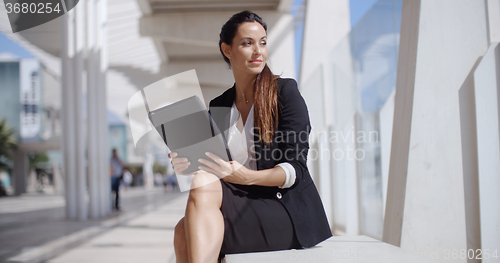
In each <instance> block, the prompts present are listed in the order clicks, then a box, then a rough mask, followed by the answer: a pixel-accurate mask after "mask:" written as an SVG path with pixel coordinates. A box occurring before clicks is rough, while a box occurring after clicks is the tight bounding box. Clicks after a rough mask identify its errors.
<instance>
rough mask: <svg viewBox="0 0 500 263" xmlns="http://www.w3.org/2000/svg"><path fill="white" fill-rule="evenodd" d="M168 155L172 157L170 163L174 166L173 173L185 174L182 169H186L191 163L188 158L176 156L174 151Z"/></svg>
mask: <svg viewBox="0 0 500 263" xmlns="http://www.w3.org/2000/svg"><path fill="white" fill-rule="evenodd" d="M168 157H170V158H171V159H172V161H171V162H170V163H171V164H172V167H174V171H175V174H178V175H186V174H183V173H182V172H184V170H186V169H187V168H188V167H189V165H190V164H191V163H190V162H189V160H188V159H187V158H184V157H177V153H176V152H171V153H169V154H168Z"/></svg>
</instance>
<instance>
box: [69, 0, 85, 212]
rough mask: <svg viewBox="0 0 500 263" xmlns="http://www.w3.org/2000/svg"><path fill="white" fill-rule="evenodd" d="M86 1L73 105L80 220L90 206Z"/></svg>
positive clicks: (78, 26) (78, 11) (78, 32)
mask: <svg viewBox="0 0 500 263" xmlns="http://www.w3.org/2000/svg"><path fill="white" fill-rule="evenodd" d="M85 4H86V1H80V2H79V4H77V5H76V6H75V8H74V9H75V59H74V71H73V72H74V76H73V81H74V90H75V94H74V95H75V96H74V100H73V105H72V107H74V110H75V115H74V120H75V122H74V124H75V125H74V126H75V129H76V131H75V137H74V140H75V144H76V145H75V152H76V156H75V157H76V185H77V188H76V194H77V214H78V219H80V220H87V218H88V206H87V202H86V197H87V176H86V166H85V124H84V121H85V120H84V119H83V70H84V67H83V64H84V61H83V59H84V51H85V50H84V47H85V6H86V5H85Z"/></svg>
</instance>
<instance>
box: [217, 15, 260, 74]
mask: <svg viewBox="0 0 500 263" xmlns="http://www.w3.org/2000/svg"><path fill="white" fill-rule="evenodd" d="M226 51H227V52H224V54H225V55H226V57H228V58H229V60H230V62H231V68H232V69H233V71H236V72H241V73H247V74H252V75H257V74H259V73H260V72H262V70H263V69H264V66H265V65H266V61H267V35H266V30H264V27H262V25H261V24H259V23H258V22H245V23H243V24H241V25H240V26H239V27H238V31H237V32H236V35H235V36H234V38H233V44H232V45H231V46H228V45H226Z"/></svg>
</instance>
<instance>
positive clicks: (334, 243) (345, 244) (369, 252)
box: [226, 236, 443, 263]
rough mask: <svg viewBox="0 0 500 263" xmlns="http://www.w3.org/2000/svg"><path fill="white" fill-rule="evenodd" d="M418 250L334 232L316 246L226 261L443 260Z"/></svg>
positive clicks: (361, 262)
mask: <svg viewBox="0 0 500 263" xmlns="http://www.w3.org/2000/svg"><path fill="white" fill-rule="evenodd" d="M437 253H438V251H435V252H431V253H416V252H411V251H406V250H403V249H401V248H399V247H396V246H393V245H389V244H387V243H384V242H382V241H380V240H376V239H373V238H370V237H367V236H334V237H331V238H329V239H327V240H325V241H323V242H321V243H320V244H318V245H317V246H315V247H312V248H308V249H292V250H281V251H273V252H259V253H243V254H233V255H227V256H226V263H271V262H272V263H289V262H297V263H311V262H314V263H327V262H328V263H331V262H335V263H339V262H359V263H364V262H367V263H368V262H370V263H373V262H384V263H392V262H394V263H396V262H397V263H400V262H404V263H413V262H419V263H420V262H442V261H443V255H442V253H441V255H440V254H437Z"/></svg>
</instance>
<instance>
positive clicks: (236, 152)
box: [226, 102, 296, 188]
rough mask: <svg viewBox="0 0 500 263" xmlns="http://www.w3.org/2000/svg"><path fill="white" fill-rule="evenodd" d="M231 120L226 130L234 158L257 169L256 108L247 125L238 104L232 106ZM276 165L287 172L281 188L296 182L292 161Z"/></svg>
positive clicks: (252, 110)
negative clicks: (237, 106) (253, 129)
mask: <svg viewBox="0 0 500 263" xmlns="http://www.w3.org/2000/svg"><path fill="white" fill-rule="evenodd" d="M230 118H231V119H230V122H229V123H232V125H231V126H230V127H229V129H228V130H227V131H226V138H227V144H228V146H229V151H230V152H231V156H232V157H233V160H235V161H237V162H239V163H240V164H242V165H243V166H245V167H246V168H248V169H251V170H257V161H256V160H255V145H254V134H253V132H252V128H253V127H254V108H253V105H252V108H251V109H250V112H249V113H248V116H247V120H246V122H245V125H243V119H242V117H241V114H240V112H239V111H238V108H236V104H234V102H233V106H232V107H231V117H230ZM276 166H280V167H281V168H283V170H284V171H285V174H286V180H285V183H284V184H283V185H282V186H280V187H279V188H290V187H291V186H292V185H293V184H294V183H295V178H296V175H295V168H293V166H292V165H291V164H290V163H279V164H277V165H276Z"/></svg>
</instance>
